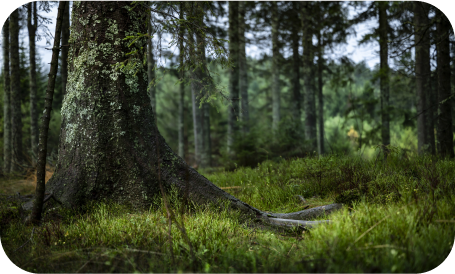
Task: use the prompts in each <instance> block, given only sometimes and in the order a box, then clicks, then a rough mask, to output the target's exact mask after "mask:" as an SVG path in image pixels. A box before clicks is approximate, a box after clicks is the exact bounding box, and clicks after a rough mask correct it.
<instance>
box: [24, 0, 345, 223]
mask: <svg viewBox="0 0 455 274" xmlns="http://www.w3.org/2000/svg"><path fill="white" fill-rule="evenodd" d="M126 5H128V6H130V8H129V9H125V6H126ZM146 11H147V9H146V4H145V3H144V2H137V3H135V4H134V5H133V4H132V3H130V2H75V4H74V6H73V18H80V19H81V20H77V21H75V22H74V25H73V28H72V29H73V31H72V33H71V39H70V44H71V47H70V51H69V57H68V61H69V77H68V89H67V91H68V92H67V95H66V96H65V100H64V102H63V107H62V118H63V123H62V129H61V134H60V136H61V139H60V145H59V159H58V164H57V168H56V171H55V173H54V175H53V176H52V178H51V179H50V180H49V181H48V183H47V185H46V192H47V193H50V194H52V195H53V196H54V197H55V199H56V200H58V201H60V202H61V203H62V204H63V205H64V206H66V207H80V206H82V205H84V204H86V203H87V202H90V201H103V200H110V201H113V202H118V203H123V204H131V205H133V206H135V207H141V208H144V207H145V208H149V206H150V204H151V203H152V201H153V199H154V198H155V197H156V196H157V195H160V186H163V187H164V188H165V189H170V188H171V187H174V188H175V189H176V190H177V191H179V192H180V193H185V192H186V191H188V193H189V198H190V199H191V200H192V201H193V202H195V203H215V204H218V205H220V206H228V207H230V208H233V209H237V210H240V211H242V212H243V213H244V214H248V215H251V216H252V217H256V218H261V219H262V220H266V221H274V222H280V220H278V219H271V218H270V219H269V217H272V218H273V217H275V218H283V219H306V218H313V217H317V216H321V215H322V214H325V213H329V212H331V211H332V210H335V209H338V208H340V205H339V204H333V205H328V206H324V207H319V208H313V209H311V210H304V211H300V212H296V213H289V214H274V213H266V212H263V211H260V210H258V209H256V208H254V207H252V206H250V205H248V204H245V203H244V202H242V201H240V200H238V199H237V198H235V197H233V196H232V195H230V194H228V193H226V192H224V191H223V190H221V189H220V188H218V187H217V186H215V185H214V184H212V183H211V182H210V181H208V180H207V179H206V178H205V177H204V176H202V175H200V174H199V173H197V172H196V171H195V170H194V169H193V168H191V167H189V166H188V165H187V164H186V163H185V162H184V161H183V160H182V159H181V158H180V157H178V156H177V155H176V154H175V153H174V152H173V151H172V150H171V149H170V148H169V146H168V145H167V144H166V142H165V140H164V138H163V137H162V136H161V135H160V133H159V131H158V129H157V126H156V123H155V119H154V114H153V111H152V108H151V105H150V101H149V100H148V96H147V80H146V79H147V68H146V66H145V65H144V63H143V60H144V57H145V49H143V48H144V47H145V45H146V43H147V41H146V39H139V40H137V41H136V42H135V43H133V45H132V46H131V47H128V45H129V43H131V41H124V40H123V39H124V38H125V37H126V36H127V35H130V34H131V35H135V34H136V33H145V31H146V25H145V24H143V22H144V21H145V20H146V19H147V12H146ZM95 15H97V16H98V17H96V16H95ZM95 19H96V20H95ZM95 31H96V32H95ZM86 33H97V35H95V36H94V37H93V38H92V40H89V41H87V40H86V39H81V38H82V37H85V38H86V37H87V36H86ZM109 37H112V38H113V39H109ZM136 50H137V51H136ZM132 51H136V53H134V54H130V55H128V56H125V54H124V53H128V52H132ZM89 57H90V58H89ZM25 208H26V209H27V206H25ZM299 224H302V225H312V224H314V222H299Z"/></svg>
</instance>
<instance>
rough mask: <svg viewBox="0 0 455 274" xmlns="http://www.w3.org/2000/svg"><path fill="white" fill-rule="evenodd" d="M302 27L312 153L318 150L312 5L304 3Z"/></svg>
mask: <svg viewBox="0 0 455 274" xmlns="http://www.w3.org/2000/svg"><path fill="white" fill-rule="evenodd" d="M301 5H302V25H303V78H304V87H305V99H304V109H305V139H306V140H307V141H309V142H310V149H311V151H315V150H317V133H316V99H315V90H314V83H313V82H314V78H313V76H314V70H313V60H314V50H313V41H312V38H313V33H312V29H311V24H310V21H309V20H308V17H309V16H310V9H309V8H310V6H309V5H310V4H309V2H302V3H301Z"/></svg>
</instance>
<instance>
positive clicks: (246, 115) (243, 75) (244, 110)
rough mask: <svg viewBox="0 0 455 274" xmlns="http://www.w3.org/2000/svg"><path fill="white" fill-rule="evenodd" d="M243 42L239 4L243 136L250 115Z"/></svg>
mask: <svg viewBox="0 0 455 274" xmlns="http://www.w3.org/2000/svg"><path fill="white" fill-rule="evenodd" d="M245 48H246V42H245V2H244V1H240V2H239V88H240V96H241V97H242V100H241V105H242V110H241V112H240V114H241V116H242V123H243V128H242V130H243V134H247V133H248V132H249V131H250V124H249V123H250V113H249V107H248V72H247V71H248V67H247V61H246V51H245Z"/></svg>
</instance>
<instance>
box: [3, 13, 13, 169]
mask: <svg viewBox="0 0 455 274" xmlns="http://www.w3.org/2000/svg"><path fill="white" fill-rule="evenodd" d="M9 27H10V24H9V18H7V19H6V22H5V24H3V32H2V34H3V41H2V50H3V172H4V173H5V174H7V173H10V172H11V157H12V153H11V145H12V140H11V87H10V72H9Z"/></svg>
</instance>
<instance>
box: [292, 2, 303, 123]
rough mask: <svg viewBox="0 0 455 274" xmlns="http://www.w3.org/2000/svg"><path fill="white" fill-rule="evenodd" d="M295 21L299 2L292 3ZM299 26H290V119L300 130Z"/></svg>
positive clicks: (297, 15)
mask: <svg viewBox="0 0 455 274" xmlns="http://www.w3.org/2000/svg"><path fill="white" fill-rule="evenodd" d="M292 8H293V10H294V16H295V20H299V18H298V17H299V13H298V10H299V2H296V1H294V2H292ZM298 25H299V24H292V29H291V31H292V34H291V37H292V97H291V98H292V102H291V107H292V118H293V120H294V122H295V125H296V126H297V128H301V126H300V124H301V122H300V117H301V104H300V103H301V100H302V99H301V94H300V56H299V28H298Z"/></svg>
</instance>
